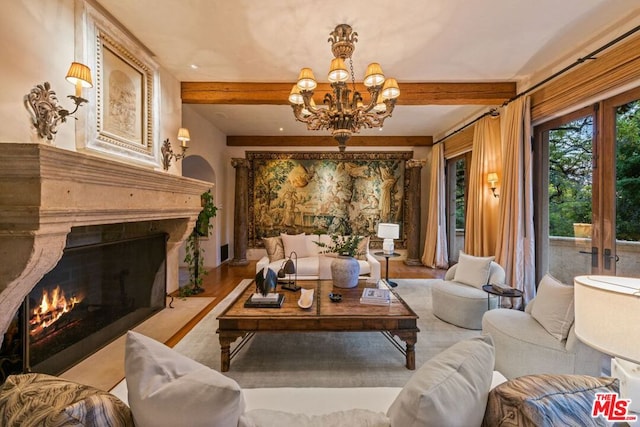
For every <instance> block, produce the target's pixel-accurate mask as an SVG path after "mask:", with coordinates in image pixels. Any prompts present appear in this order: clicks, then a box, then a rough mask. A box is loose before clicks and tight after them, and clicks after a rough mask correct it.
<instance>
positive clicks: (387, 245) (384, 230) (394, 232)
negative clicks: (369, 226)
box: [378, 222, 400, 254]
mask: <svg viewBox="0 0 640 427" xmlns="http://www.w3.org/2000/svg"><path fill="white" fill-rule="evenodd" d="M378 237H380V238H381V239H384V240H383V241H382V252H384V253H385V254H392V253H393V250H394V247H393V240H394V239H397V238H399V237H400V225H398V224H393V223H387V222H381V223H380V224H378Z"/></svg>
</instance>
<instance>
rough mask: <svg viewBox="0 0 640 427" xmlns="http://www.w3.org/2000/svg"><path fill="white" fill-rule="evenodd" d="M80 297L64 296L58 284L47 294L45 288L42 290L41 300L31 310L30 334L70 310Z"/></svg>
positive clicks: (46, 326)
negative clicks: (36, 306)
mask: <svg viewBox="0 0 640 427" xmlns="http://www.w3.org/2000/svg"><path fill="white" fill-rule="evenodd" d="M80 301H81V299H79V298H77V297H75V296H73V297H70V298H66V297H65V295H64V291H63V290H62V289H61V288H60V286H56V287H55V288H54V289H53V290H52V291H51V294H49V291H47V290H46V289H43V290H42V300H41V302H40V305H39V306H38V308H35V309H34V310H33V313H32V316H31V320H30V321H29V323H30V324H31V335H35V334H37V333H39V332H41V331H42V330H43V329H45V328H48V327H49V326H51V325H52V324H54V323H55V322H56V321H57V320H58V319H60V318H61V317H62V316H64V315H65V314H66V313H68V312H70V311H71V310H72V309H73V307H74V306H75V305H76V304H78V303H79V302H80Z"/></svg>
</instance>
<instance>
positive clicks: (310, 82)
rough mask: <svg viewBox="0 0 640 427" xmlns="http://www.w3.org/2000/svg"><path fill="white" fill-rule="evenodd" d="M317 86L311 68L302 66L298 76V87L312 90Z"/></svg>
mask: <svg viewBox="0 0 640 427" xmlns="http://www.w3.org/2000/svg"><path fill="white" fill-rule="evenodd" d="M316 86H318V83H317V82H316V78H315V77H314V76H313V71H312V70H311V68H303V69H302V70H300V75H299V76H298V88H299V89H300V90H313V89H315V88H316Z"/></svg>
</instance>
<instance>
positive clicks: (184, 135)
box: [178, 128, 191, 141]
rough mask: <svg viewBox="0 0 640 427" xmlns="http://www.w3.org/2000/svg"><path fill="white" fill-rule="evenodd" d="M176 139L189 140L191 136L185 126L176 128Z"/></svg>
mask: <svg viewBox="0 0 640 427" xmlns="http://www.w3.org/2000/svg"><path fill="white" fill-rule="evenodd" d="M178 141H191V136H190V135H189V129H187V128H180V129H178Z"/></svg>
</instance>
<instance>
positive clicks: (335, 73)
mask: <svg viewBox="0 0 640 427" xmlns="http://www.w3.org/2000/svg"><path fill="white" fill-rule="evenodd" d="M348 78H349V71H348V70H347V66H346V65H345V63H344V59H342V58H333V60H332V61H331V66H330V67H329V75H328V77H327V79H328V80H329V81H330V82H332V83H333V82H346V81H347V79H348Z"/></svg>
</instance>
